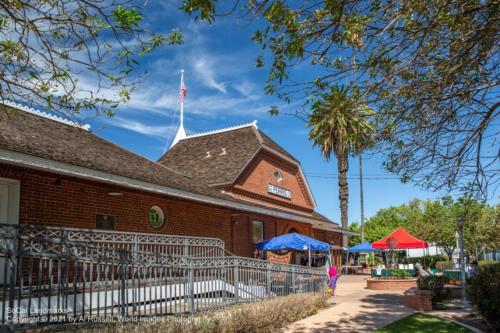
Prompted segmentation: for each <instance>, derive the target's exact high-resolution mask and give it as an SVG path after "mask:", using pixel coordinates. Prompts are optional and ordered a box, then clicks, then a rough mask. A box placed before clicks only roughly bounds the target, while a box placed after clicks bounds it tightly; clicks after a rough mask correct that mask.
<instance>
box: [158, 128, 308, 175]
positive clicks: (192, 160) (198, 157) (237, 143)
mask: <svg viewBox="0 0 500 333" xmlns="http://www.w3.org/2000/svg"><path fill="white" fill-rule="evenodd" d="M263 147H267V148H268V149H271V150H274V151H275V152H277V153H279V154H281V155H283V156H284V157H286V158H287V159H289V160H291V161H293V162H294V163H295V164H297V165H299V162H298V161H297V160H296V159H295V158H294V157H293V156H292V155H291V154H289V153H288V152H287V151H286V150H285V149H283V148H282V147H281V146H280V145H278V144H277V143H276V142H274V141H273V140H272V139H271V138H270V137H268V136H267V135H266V134H264V133H263V132H262V131H260V130H259V129H258V128H257V125H256V122H255V121H254V122H253V123H249V124H244V125H240V126H234V127H228V128H225V129H222V130H216V131H211V132H206V133H200V134H195V135H191V136H188V137H186V138H185V139H183V140H180V141H179V142H178V143H177V144H176V145H174V146H173V147H172V148H171V149H170V150H168V151H167V152H166V153H165V154H164V155H163V156H162V157H160V159H159V160H158V162H159V163H161V164H163V165H166V166H169V167H170V168H172V169H174V170H177V171H179V172H182V173H184V174H186V175H189V176H191V177H196V178H198V179H200V180H201V181H204V182H205V183H206V184H208V185H219V184H230V183H233V182H234V181H235V180H236V178H237V177H238V175H240V173H241V172H242V171H243V169H244V168H245V166H246V165H248V163H249V162H250V161H251V160H252V158H253V157H254V156H255V155H256V154H257V152H258V151H259V150H260V149H261V148H263Z"/></svg>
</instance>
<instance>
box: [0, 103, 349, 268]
mask: <svg viewBox="0 0 500 333" xmlns="http://www.w3.org/2000/svg"><path fill="white" fill-rule="evenodd" d="M315 207H316V206H315V202H314V198H313V195H312V193H311V191H310V189H309V186H308V185H307V180H306V178H305V177H304V175H303V173H302V170H301V166H300V162H299V161H297V160H296V159H295V158H294V157H293V156H291V155H290V154H289V153H288V152H286V151H285V150H284V149H283V148H281V147H280V146H279V145H277V144H276V143H275V142H274V141H273V140H272V139H271V138H269V137H268V136H267V135H265V134H264V133H262V132H261V131H260V130H259V129H258V128H257V126H256V124H255V123H250V124H247V125H242V126H237V127H232V128H227V129H223V130H217V131H213V132H208V133H203V134H198V135H193V136H189V137H186V138H185V139H183V140H180V141H179V142H178V143H177V144H175V145H174V146H173V147H172V148H171V149H170V150H169V151H167V153H166V154H165V155H164V156H162V157H161V158H160V159H159V160H158V161H157V162H154V161H150V160H148V159H146V158H143V157H141V156H139V155H137V154H135V153H133V152H130V151H128V150H126V149H124V148H121V147H119V146H117V145H115V144H113V143H111V142H109V141H106V140H104V139H102V138H100V137H98V136H96V135H94V134H92V133H91V132H90V131H89V130H88V129H87V128H83V127H81V126H78V125H77V124H74V123H71V122H70V121H67V120H63V119H60V118H56V117H53V116H49V115H47V114H44V113H41V112H38V111H35V110H32V109H26V108H24V107H20V106H17V105H14V104H12V103H9V104H8V105H0V223H13V224H17V223H25V224H45V225H54V226H64V227H79V228H97V229H114V230H120V231H136V232H149V233H164V234H178V235H191V236H206V237H217V238H220V239H222V240H223V241H224V242H225V246H226V248H227V249H228V250H229V251H231V252H233V253H234V254H237V255H243V256H253V254H254V249H255V246H254V244H255V242H258V241H260V240H263V239H268V238H271V237H273V236H276V235H280V234H283V233H287V232H292V231H296V232H300V233H303V234H306V235H311V236H313V237H315V238H317V239H319V240H322V241H326V242H329V243H331V244H333V245H335V247H334V248H338V247H339V246H340V244H341V235H342V234H343V233H347V234H349V232H348V231H346V230H342V229H341V228H340V227H339V226H338V224H336V223H333V222H331V221H330V220H328V219H327V218H326V217H324V216H322V215H321V214H319V213H317V212H315V210H314V209H315ZM334 254H336V262H337V264H339V263H340V256H339V254H340V252H339V251H338V250H334Z"/></svg>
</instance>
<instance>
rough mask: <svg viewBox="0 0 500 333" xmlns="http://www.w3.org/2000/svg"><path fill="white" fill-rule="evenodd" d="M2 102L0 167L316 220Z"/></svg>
mask: <svg viewBox="0 0 500 333" xmlns="http://www.w3.org/2000/svg"><path fill="white" fill-rule="evenodd" d="M7 104H8V103H5V102H1V101H0V163H9V164H15V165H21V166H25V167H30V168H35V169H40V170H46V171H49V172H55V173H61V174H66V175H72V176H76V177H84V178H88V179H92V180H95V181H104V182H108V183H111V184H116V185H119V186H126V187H130V188H134V189H140V190H144V191H149V192H155V193H163V194H167V195H173V196H177V197H180V198H184V199H188V200H195V201H198V202H205V203H209V204H214V205H219V206H225V207H231V208H234V209H241V210H244V211H251V212H256V213H259V214H267V215H269V216H276V217H280V218H285V219H292V220H296V221H302V222H307V223H312V222H315V221H317V220H318V218H319V217H318V216H316V215H309V214H299V213H293V212H289V211H286V210H283V209H276V208H272V207H263V206H262V205H258V204H253V203H250V202H247V201H243V200H239V199H237V198H234V197H233V196H231V195H228V194H224V193H221V191H220V190H219V189H216V188H212V187H209V186H207V185H205V184H204V183H203V182H200V181H199V180H198V179H192V178H191V177H189V176H186V175H184V174H181V173H179V172H177V171H175V170H172V169H171V168H169V167H167V166H164V165H162V164H159V163H156V162H153V161H150V160H148V159H146V158H144V157H142V156H139V155H137V154H135V153H133V152H131V151H128V150H127V149H125V148H122V147H120V146H118V145H116V144H114V143H112V142H109V141H107V140H105V139H103V138H101V137H99V136H97V135H95V134H93V133H91V132H90V131H89V130H88V127H87V126H80V125H79V124H77V123H74V122H71V121H67V120H64V119H62V118H61V119H60V118H55V117H54V116H51V115H49V114H47V113H44V112H39V111H36V110H35V111H33V110H31V109H30V110H26V108H21V107H18V106H17V105H13V104H8V105H7ZM25 111H26V112H25ZM246 130H247V131H248V128H247V129H246ZM250 130H253V129H250ZM248 138H249V142H250V143H252V144H255V145H257V143H255V142H254V141H252V140H250V139H251V138H252V136H248ZM249 146H250V145H249ZM244 157H245V156H242V158H244ZM321 220H322V219H321Z"/></svg>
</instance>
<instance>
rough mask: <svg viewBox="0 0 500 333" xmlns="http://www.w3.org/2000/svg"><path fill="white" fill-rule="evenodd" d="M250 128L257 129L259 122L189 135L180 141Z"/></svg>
mask: <svg viewBox="0 0 500 333" xmlns="http://www.w3.org/2000/svg"><path fill="white" fill-rule="evenodd" d="M250 126H253V127H255V128H257V120H254V121H252V122H250V123H246V124H241V125H235V126H229V127H223V128H219V129H216V130H211V131H206V132H201V133H196V134H191V135H188V136H186V137H185V138H184V139H181V140H179V141H184V140H187V139H192V138H197V137H200V136H205V135H212V134H218V133H223V132H229V131H233V130H237V129H240V128H245V127H250Z"/></svg>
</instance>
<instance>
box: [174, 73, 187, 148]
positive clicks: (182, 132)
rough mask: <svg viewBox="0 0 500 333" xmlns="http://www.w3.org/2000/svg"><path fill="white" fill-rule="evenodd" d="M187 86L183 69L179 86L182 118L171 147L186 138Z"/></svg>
mask: <svg viewBox="0 0 500 333" xmlns="http://www.w3.org/2000/svg"><path fill="white" fill-rule="evenodd" d="M186 93H187V90H186V86H185V85H184V70H183V69H181V83H180V86H179V103H180V106H181V119H180V124H179V129H178V130H177V134H176V135H175V138H174V141H172V144H171V145H170V148H172V147H173V146H175V145H176V144H177V142H179V141H180V140H182V139H185V138H186V131H185V130H184V98H185V97H186Z"/></svg>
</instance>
